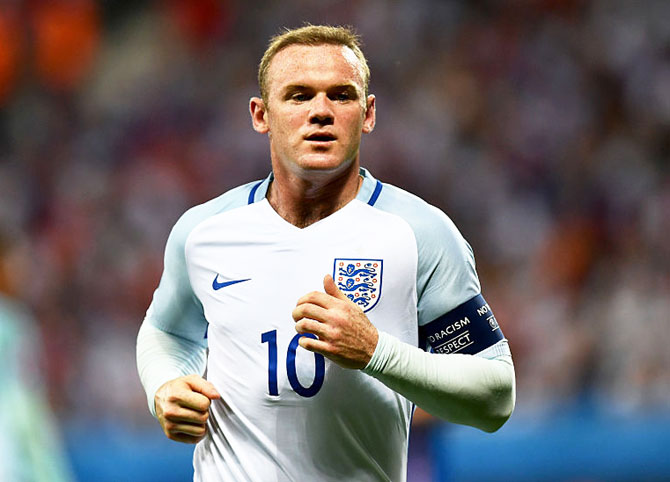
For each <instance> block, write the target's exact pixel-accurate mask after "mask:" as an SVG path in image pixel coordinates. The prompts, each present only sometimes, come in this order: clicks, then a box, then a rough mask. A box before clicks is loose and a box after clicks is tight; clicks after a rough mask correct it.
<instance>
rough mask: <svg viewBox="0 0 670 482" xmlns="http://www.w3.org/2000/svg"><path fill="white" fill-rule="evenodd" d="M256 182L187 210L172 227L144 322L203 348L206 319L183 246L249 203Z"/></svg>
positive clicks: (204, 344) (205, 342) (205, 343)
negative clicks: (202, 227)
mask: <svg viewBox="0 0 670 482" xmlns="http://www.w3.org/2000/svg"><path fill="white" fill-rule="evenodd" d="M254 184H255V183H249V184H246V185H244V186H240V187H238V188H235V189H233V190H231V191H228V192H227V193H225V194H223V195H221V196H219V197H217V198H215V199H212V200H211V201H208V202H206V203H204V204H201V205H199V206H195V207H193V208H191V209H189V210H188V211H186V212H185V213H184V214H183V215H182V216H181V218H179V220H178V221H177V223H176V224H175V225H174V227H173V228H172V231H171V232H170V236H169V237H168V241H167V245H166V247H165V258H164V266H163V275H162V277H161V280H160V284H159V285H158V288H157V289H156V291H155V292H154V296H153V300H152V302H151V305H150V306H149V309H148V310H147V314H146V318H145V323H150V324H151V325H153V326H154V327H156V328H158V329H159V330H162V331H165V332H167V333H170V334H172V335H175V336H179V337H181V338H184V339H186V340H188V341H191V342H195V343H197V344H199V345H201V346H203V347H205V346H207V340H206V339H205V333H206V331H207V320H206V319H205V316H204V313H203V308H202V304H201V303H200V301H199V300H198V298H197V297H196V295H195V293H194V292H193V289H192V287H191V282H190V280H189V276H188V271H187V268H186V255H185V250H184V247H185V245H186V240H187V238H188V236H189V234H190V233H191V231H193V229H194V228H195V227H196V226H197V225H198V224H200V223H201V222H202V221H204V220H205V219H207V218H209V217H211V216H213V215H216V214H218V213H221V212H224V211H226V210H229V209H233V208H235V207H239V206H243V205H245V204H246V203H247V197H248V195H249V192H250V191H251V189H252V187H253V185H254Z"/></svg>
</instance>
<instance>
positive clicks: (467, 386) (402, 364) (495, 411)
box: [363, 332, 515, 432]
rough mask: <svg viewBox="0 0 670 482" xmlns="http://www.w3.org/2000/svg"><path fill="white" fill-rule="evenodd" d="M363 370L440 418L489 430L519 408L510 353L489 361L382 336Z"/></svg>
mask: <svg viewBox="0 0 670 482" xmlns="http://www.w3.org/2000/svg"><path fill="white" fill-rule="evenodd" d="M499 343H505V344H506V343H507V342H506V341H503V342H499ZM363 371H364V372H365V373H367V374H369V375H372V376H373V377H375V378H377V379H378V380H380V381H381V382H382V383H384V385H386V386H388V387H389V388H391V389H393V390H395V391H396V392H398V393H400V394H401V395H403V396H404V397H405V398H407V399H409V400H411V401H413V402H414V403H416V404H417V406H419V407H421V408H423V409H424V410H425V411H427V412H428V413H430V414H432V415H435V416H436V417H440V418H442V419H444V420H447V421H449V422H453V423H460V424H464V425H471V426H473V427H476V428H479V429H481V430H484V431H486V432H495V431H496V430H498V429H499V428H500V427H502V425H503V424H504V423H505V422H506V421H507V419H508V418H509V417H510V415H511V414H512V410H513V409H514V402H515V387H514V365H513V364H512V357H511V355H508V354H507V355H500V356H498V357H495V358H491V359H488V358H484V357H481V356H476V355H461V354H458V353H454V354H449V355H446V354H439V353H428V352H425V351H423V350H421V349H419V348H417V347H414V346H411V345H409V344H407V343H403V342H401V341H400V340H398V339H397V338H394V337H393V336H391V335H389V334H386V333H383V332H380V333H379V342H378V344H377V347H376V349H375V352H374V355H373V356H372V359H371V360H370V363H368V365H367V366H366V367H365V368H364V369H363Z"/></svg>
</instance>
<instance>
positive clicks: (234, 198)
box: [170, 180, 262, 242]
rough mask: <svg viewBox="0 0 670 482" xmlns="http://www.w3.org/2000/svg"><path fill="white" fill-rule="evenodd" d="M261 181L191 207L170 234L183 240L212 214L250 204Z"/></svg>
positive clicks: (247, 184) (238, 187)
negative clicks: (251, 197) (251, 195)
mask: <svg viewBox="0 0 670 482" xmlns="http://www.w3.org/2000/svg"><path fill="white" fill-rule="evenodd" d="M261 182H262V180H256V181H252V182H249V183H246V184H243V185H241V186H237V187H235V188H233V189H230V190H229V191H226V192H224V193H223V194H221V195H219V196H217V197H215V198H213V199H210V200H209V201H206V202H204V203H202V204H198V205H196V206H193V207H191V208H190V209H188V210H187V211H186V212H185V213H184V214H182V215H181V217H180V218H179V220H178V221H177V222H176V224H175V225H174V227H173V228H172V234H171V235H170V236H171V237H178V238H180V239H181V240H182V242H183V241H185V240H186V238H187V237H188V235H189V234H190V233H191V231H193V230H194V229H195V228H196V226H198V225H199V224H201V223H202V222H204V221H206V220H207V219H209V218H211V217H212V216H216V215H217V214H221V213H224V212H226V211H230V210H233V209H237V208H240V207H243V206H246V205H248V204H249V203H250V201H249V197H250V193H253V192H254V188H255V187H256V186H258V185H259V183H261Z"/></svg>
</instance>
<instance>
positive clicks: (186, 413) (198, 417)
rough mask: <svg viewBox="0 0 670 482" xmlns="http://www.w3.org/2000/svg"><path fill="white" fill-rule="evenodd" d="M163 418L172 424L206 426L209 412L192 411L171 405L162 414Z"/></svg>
mask: <svg viewBox="0 0 670 482" xmlns="http://www.w3.org/2000/svg"><path fill="white" fill-rule="evenodd" d="M162 415H163V418H164V419H165V420H169V421H171V422H186V423H198V424H204V423H205V422H207V419H208V418H209V411H199V410H192V409H190V408H183V407H180V406H178V405H170V406H168V407H167V408H166V409H165V410H163V412H162Z"/></svg>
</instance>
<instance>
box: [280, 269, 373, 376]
mask: <svg viewBox="0 0 670 482" xmlns="http://www.w3.org/2000/svg"><path fill="white" fill-rule="evenodd" d="M323 288H324V290H325V293H322V292H320V291H312V292H311V293H308V294H306V295H305V296H303V297H302V298H300V299H299V300H298V303H297V306H296V307H295V309H294V310H293V319H294V320H295V321H296V324H295V329H296V331H297V332H298V333H312V334H314V335H316V336H317V337H318V339H314V338H310V337H306V336H303V337H301V338H300V341H299V343H300V346H301V347H303V348H305V349H306V350H309V351H312V352H315V353H321V354H322V355H323V356H325V357H327V358H329V359H330V360H332V361H334V362H335V363H337V364H338V365H340V366H342V367H344V368H353V369H359V368H365V366H366V365H367V364H368V362H369V361H370V359H371V358H372V354H373V353H374V351H375V348H376V347H377V341H378V340H379V334H378V333H377V328H375V327H374V325H373V324H372V323H370V320H369V319H368V317H367V316H365V313H363V310H361V309H360V307H359V306H358V305H356V303H354V302H353V301H351V300H350V299H349V298H347V296H346V295H345V294H344V293H342V292H341V291H340V290H339V289H338V288H337V286H336V285H335V281H334V280H333V277H332V276H330V275H326V277H325V278H324V279H323Z"/></svg>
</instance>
